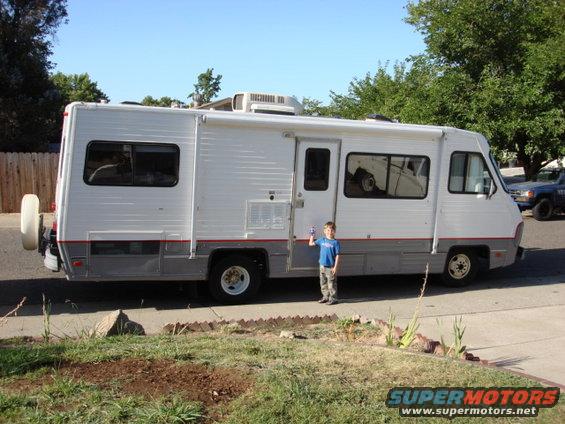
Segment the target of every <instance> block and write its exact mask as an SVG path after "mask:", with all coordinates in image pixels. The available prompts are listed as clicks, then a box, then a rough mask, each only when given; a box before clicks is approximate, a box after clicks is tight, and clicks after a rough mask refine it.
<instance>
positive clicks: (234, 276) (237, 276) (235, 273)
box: [221, 265, 251, 296]
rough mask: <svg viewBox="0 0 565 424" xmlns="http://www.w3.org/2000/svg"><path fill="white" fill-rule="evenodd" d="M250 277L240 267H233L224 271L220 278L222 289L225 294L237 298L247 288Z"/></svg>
mask: <svg viewBox="0 0 565 424" xmlns="http://www.w3.org/2000/svg"><path fill="white" fill-rule="evenodd" d="M250 282H251V277H250V276H249V272H247V270H246V269H245V268H243V267H241V266H237V265H234V266H232V267H229V268H228V269H226V270H225V271H224V272H223V274H222V278H221V284H222V289H223V290H224V292H226V293H227V294H230V295H232V296H237V295H239V294H241V293H243V292H245V290H247V288H248V287H249V283H250Z"/></svg>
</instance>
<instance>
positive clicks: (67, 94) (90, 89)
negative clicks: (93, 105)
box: [51, 72, 110, 105]
mask: <svg viewBox="0 0 565 424" xmlns="http://www.w3.org/2000/svg"><path fill="white" fill-rule="evenodd" d="M51 81H53V84H55V86H56V87H57V89H58V90H59V93H60V95H61V100H62V102H63V105H67V104H69V103H71V102H99V101H100V100H106V101H109V100H110V99H109V98H108V96H107V95H106V94H105V93H104V92H103V91H102V90H100V89H99V88H98V84H97V83H96V82H95V81H92V80H91V79H90V76H89V75H88V74H87V73H84V74H68V75H67V74H63V73H62V72H57V73H56V74H54V75H52V76H51Z"/></svg>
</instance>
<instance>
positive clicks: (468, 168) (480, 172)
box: [449, 152, 494, 194]
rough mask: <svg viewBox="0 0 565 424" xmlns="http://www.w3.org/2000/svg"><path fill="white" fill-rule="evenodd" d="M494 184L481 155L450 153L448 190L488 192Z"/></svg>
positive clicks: (470, 192)
mask: <svg viewBox="0 0 565 424" xmlns="http://www.w3.org/2000/svg"><path fill="white" fill-rule="evenodd" d="M493 184H494V181H493V179H492V176H491V174H490V172H489V170H488V167H487V165H486V162H485V160H484V158H483V155H481V154H480V153H465V152H456V153H453V154H452V155H451V165H450V170H449V191H450V192H452V193H468V194H488V193H490V190H491V186H492V185H493Z"/></svg>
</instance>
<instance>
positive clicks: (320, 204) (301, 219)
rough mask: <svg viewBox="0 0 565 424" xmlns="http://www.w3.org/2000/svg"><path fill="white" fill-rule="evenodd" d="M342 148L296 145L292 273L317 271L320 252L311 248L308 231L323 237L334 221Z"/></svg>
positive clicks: (329, 143) (329, 144) (311, 143)
mask: <svg viewBox="0 0 565 424" xmlns="http://www.w3.org/2000/svg"><path fill="white" fill-rule="evenodd" d="M339 148H340V142H339V140H311V139H299V140H298V141H297V148H296V168H295V179H294V190H293V193H294V198H293V208H292V211H293V223H294V224H293V225H292V226H291V234H290V240H291V254H290V267H289V268H290V269H317V268H318V265H317V264H318V256H319V252H318V249H317V248H313V247H309V246H308V239H309V234H308V231H309V229H310V228H311V227H315V228H316V238H318V237H321V236H322V235H323V229H324V224H325V223H326V222H328V221H334V220H335V204H336V194H337V180H338V168H339Z"/></svg>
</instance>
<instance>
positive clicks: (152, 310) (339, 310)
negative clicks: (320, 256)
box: [0, 215, 565, 385]
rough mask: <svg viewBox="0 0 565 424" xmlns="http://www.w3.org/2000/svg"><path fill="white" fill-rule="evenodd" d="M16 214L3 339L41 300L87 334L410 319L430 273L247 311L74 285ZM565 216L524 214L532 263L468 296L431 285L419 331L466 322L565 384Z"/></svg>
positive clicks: (26, 327)
mask: <svg viewBox="0 0 565 424" xmlns="http://www.w3.org/2000/svg"><path fill="white" fill-rule="evenodd" d="M18 220H19V216H18V215H0V246H1V247H0V305H2V306H0V316H3V315H4V314H6V313H7V312H8V311H9V310H10V309H11V308H12V307H13V306H14V305H15V304H17V303H18V302H19V300H20V299H21V298H22V297H23V296H27V297H28V302H27V303H26V305H25V306H24V307H23V308H21V309H20V311H19V314H18V317H14V318H9V319H8V322H7V324H5V325H3V326H0V337H13V336H19V335H40V334H42V332H43V331H44V327H43V316H42V307H41V298H42V293H44V294H45V295H46V298H47V299H49V301H50V303H51V331H52V332H53V333H54V334H56V335H59V336H65V335H68V336H75V335H80V334H81V333H82V331H83V330H85V329H88V328H91V327H92V326H93V325H94V324H95V323H96V322H97V321H98V320H100V319H101V318H102V317H103V316H104V315H105V314H107V313H108V312H109V311H112V310H115V309H119V308H121V309H124V311H125V312H126V313H127V314H128V315H129V316H130V318H131V319H133V320H135V321H137V322H140V323H141V324H142V325H143V326H144V327H145V329H146V330H147V331H148V332H150V333H157V332H159V331H160V330H161V328H162V327H163V325H165V324H167V323H169V322H189V321H206V320H217V319H228V320H229V319H246V318H260V317H262V318H268V317H276V316H293V315H316V314H327V313H336V314H337V315H338V316H342V317H345V316H351V315H353V314H360V315H364V316H366V317H368V318H380V319H385V320H386V319H387V317H388V315H389V312H392V313H393V314H394V315H395V316H396V321H397V323H398V325H404V324H406V323H407V322H408V320H409V319H410V317H411V316H412V314H413V313H414V310H415V308H416V305H417V296H418V293H419V291H420V287H421V285H422V276H418V275H416V276H376V277H362V278H359V277H355V278H342V279H340V283H339V287H340V299H341V303H340V304H338V305H335V306H326V305H319V304H318V303H316V302H315V300H317V299H318V297H319V289H318V285H317V281H316V279H287V280H270V281H267V282H266V283H265V284H264V287H263V288H262V291H261V293H260V295H259V297H258V299H257V300H256V301H255V302H254V303H253V304H249V305H239V306H223V305H218V304H216V303H214V302H213V301H212V300H211V299H210V298H209V297H207V296H206V295H200V296H197V295H196V293H195V291H194V290H192V288H194V285H193V284H192V285H191V284H177V283H164V282H160V283H154V282H147V283H117V282H116V283H70V282H68V281H66V280H65V279H63V278H62V277H63V276H62V274H60V273H51V272H50V271H48V270H46V269H44V268H43V267H42V262H41V258H40V257H39V256H38V255H37V254H36V253H35V252H25V251H23V250H22V249H21V247H20V242H19V230H18V228H17V226H18V222H19V221H18ZM564 234H565V217H559V218H556V219H554V220H552V221H549V222H537V221H535V220H533V219H532V218H529V217H525V231H524V239H523V242H522V245H523V246H524V247H526V249H527V256H526V259H525V260H524V261H522V262H520V263H518V264H515V265H513V266H511V267H508V268H504V269H500V270H494V271H491V272H487V273H481V274H479V276H478V278H477V281H476V282H475V283H474V284H472V285H471V286H469V287H466V288H464V289H449V288H445V287H443V286H441V285H439V284H437V283H435V282H434V281H433V279H431V280H430V281H429V282H428V287H427V289H426V293H425V296H424V298H423V300H422V304H421V305H420V316H421V318H420V330H419V331H420V332H422V333H423V334H425V335H427V336H428V337H431V338H434V339H438V340H439V339H440V337H441V336H443V337H444V339H445V340H446V342H450V340H451V339H452V325H453V320H454V319H455V317H463V325H464V326H465V327H466V330H465V334H464V338H463V342H464V344H466V345H467V347H468V349H469V350H470V351H471V352H472V353H473V354H475V355H477V356H479V357H481V358H482V359H488V360H489V361H491V362H493V363H495V364H498V365H500V366H503V367H506V368H509V369H512V370H517V371H522V372H526V373H529V374H532V375H535V376H538V377H541V378H545V379H548V380H552V381H555V382H557V383H560V384H564V385H565V364H563V361H562V360H561V357H562V353H563V351H565V334H564V331H563V329H564V328H565V238H564V237H563V235H564Z"/></svg>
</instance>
